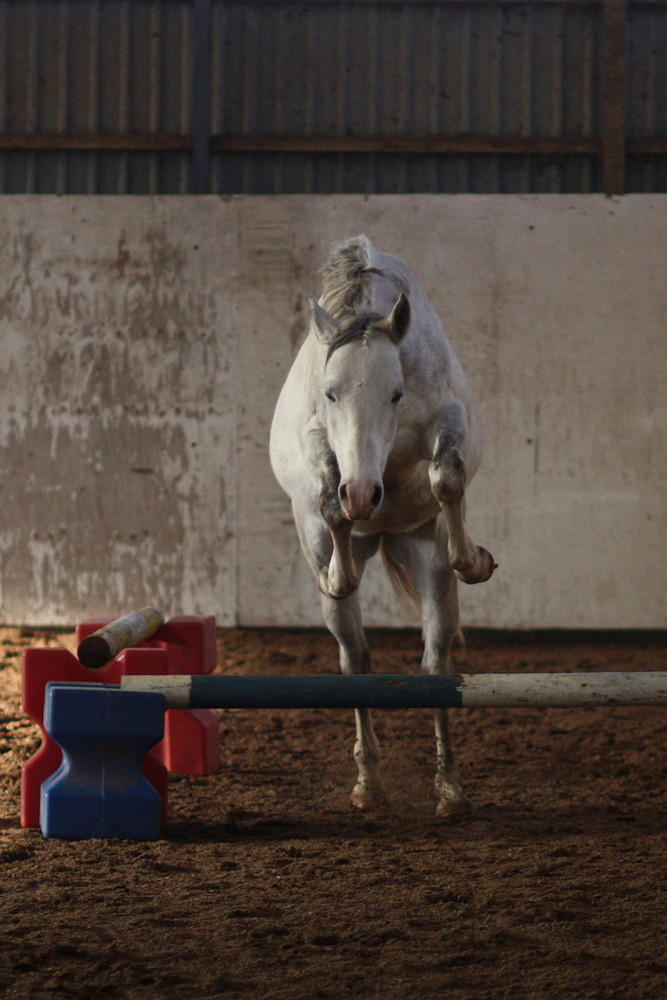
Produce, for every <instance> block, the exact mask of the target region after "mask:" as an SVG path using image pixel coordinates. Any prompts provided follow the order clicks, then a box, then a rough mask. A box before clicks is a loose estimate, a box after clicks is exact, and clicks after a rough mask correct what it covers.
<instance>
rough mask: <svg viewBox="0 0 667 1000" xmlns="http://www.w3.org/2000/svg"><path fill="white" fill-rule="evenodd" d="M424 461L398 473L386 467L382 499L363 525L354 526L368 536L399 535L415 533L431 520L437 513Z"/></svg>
mask: <svg viewBox="0 0 667 1000" xmlns="http://www.w3.org/2000/svg"><path fill="white" fill-rule="evenodd" d="M428 465H429V463H428V462H426V461H422V462H417V463H415V464H414V465H412V466H410V467H409V468H406V469H404V470H402V473H400V474H399V473H398V471H397V470H392V469H391V468H389V469H388V470H387V472H386V473H385V477H384V483H383V485H384V499H383V501H382V506H381V507H380V510H379V511H378V513H377V514H376V515H375V517H374V518H373V519H372V521H369V522H368V523H367V524H366V525H361V524H358V525H357V527H359V528H362V530H366V531H368V532H370V533H373V534H376V533H381V532H382V533H383V532H392V533H403V532H410V531H415V530H416V529H417V528H419V527H420V526H421V525H422V524H425V523H426V522H427V521H430V520H432V519H433V518H434V517H435V516H436V514H437V513H438V511H439V510H440V508H439V506H438V502H437V500H436V499H435V497H434V496H433V492H432V490H431V484H430V480H429V475H428Z"/></svg>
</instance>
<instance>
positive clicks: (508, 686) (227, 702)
mask: <svg viewBox="0 0 667 1000" xmlns="http://www.w3.org/2000/svg"><path fill="white" fill-rule="evenodd" d="M121 687H122V689H123V690H128V691H150V692H157V693H159V694H162V695H164V696H165V698H166V702H167V708H269V709H281V708H383V709H384V708H521V707H525V708H528V707H563V708H564V707H568V706H574V705H666V704H667V671H660V672H657V671H656V672H649V671H635V672H607V673H590V674H588V673H558V674H468V675H463V676H455V677H451V676H447V675H440V676H431V675H429V676H411V675H404V674H356V675H354V676H345V677H342V676H340V675H322V676H316V677H314V676H301V675H294V674H291V675H283V676H267V677H262V676H254V677H239V676H229V675H227V676H224V677H221V676H218V675H214V676H184V675H181V676H176V675H174V676H171V677H154V676H135V677H123V678H121Z"/></svg>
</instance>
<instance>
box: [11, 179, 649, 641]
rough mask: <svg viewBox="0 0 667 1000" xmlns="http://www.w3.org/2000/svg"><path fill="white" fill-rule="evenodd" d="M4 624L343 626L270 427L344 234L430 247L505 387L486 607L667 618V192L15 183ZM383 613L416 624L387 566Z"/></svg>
mask: <svg viewBox="0 0 667 1000" xmlns="http://www.w3.org/2000/svg"><path fill="white" fill-rule="evenodd" d="M0 220H1V223H2V232H3V234H4V238H3V240H2V242H1V245H0V371H1V375H2V378H1V383H0V450H1V456H0V458H1V461H0V620H2V621H4V622H23V623H41V624H45V623H54V624H55V623H69V622H74V621H76V620H78V619H80V618H82V617H84V616H86V615H89V614H94V613H95V614H96V613H110V614H113V613H116V612H118V611H122V610H127V609H132V608H134V607H137V606H140V605H142V604H144V603H147V602H148V601H156V602H157V603H158V604H160V605H161V606H162V607H163V608H164V610H165V611H166V612H167V613H168V614H174V613H179V612H180V613H198V612H201V613H215V614H216V615H217V617H218V620H219V623H220V624H222V625H232V624H236V623H241V624H245V625H250V624H278V625H307V624H318V623H319V621H320V618H319V605H318V598H317V594H316V590H315V587H314V584H313V582H312V580H311V578H310V576H309V572H308V570H307V569H306V566H305V563H304V561H303V559H302V557H301V555H300V551H299V549H298V545H297V542H296V538H295V535H294V531H293V527H292V524H291V519H290V511H289V505H288V502H287V499H286V498H285V497H284V496H283V495H282V493H281V491H280V490H279V488H278V487H277V485H276V484H275V482H274V480H273V477H272V474H271V470H270V467H269V462H268V454H267V440H268V432H269V424H270V420H271V414H272V409H273V405H274V403H275V399H276V397H277V394H278V391H279V389H280V385H281V382H282V379H283V377H284V375H285V373H286V371H287V368H288V366H289V364H290V360H291V357H292V354H293V351H294V349H295V346H296V344H297V343H298V341H299V338H300V337H301V336H302V334H303V331H304V327H305V323H306V317H307V305H306V303H307V295H308V294H309V293H310V292H311V291H314V290H317V288H318V287H319V286H318V280H317V275H316V272H317V268H318V267H319V266H320V265H321V263H322V262H323V260H324V258H325V256H326V252H327V248H328V246H329V244H330V243H331V242H332V241H333V240H335V239H338V238H341V237H343V236H345V235H349V234H351V233H357V232H360V231H364V232H366V233H368V234H369V235H370V236H371V238H373V239H374V240H375V242H376V243H377V244H378V245H379V246H380V247H382V248H383V249H386V250H389V251H392V252H394V253H398V254H399V255H401V256H403V257H404V258H405V259H407V260H408V261H409V262H410V263H411V264H412V266H413V269H414V270H415V271H416V273H417V274H418V276H419V277H420V279H421V281H422V283H423V284H424V286H425V288H426V290H427V292H428V293H429V295H430V296H431V297H432V299H433V301H434V303H435V305H436V308H437V309H438V311H439V313H440V315H441V317H442V319H443V321H444V323H445V326H446V328H447V330H448V332H449V335H450V339H451V340H452V342H453V343H454V345H455V347H456V349H457V352H458V354H459V356H460V358H461V360H462V362H463V363H464V366H465V368H466V370H467V372H468V374H469V377H470V380H471V382H472V384H473V386H474V388H475V390H476V392H477V395H478V398H479V400H480V404H481V409H482V414H483V418H484V423H485V428H486V440H487V445H486V458H485V462H484V465H483V468H482V470H481V472H480V473H479V475H478V477H477V478H476V479H475V481H474V482H473V484H472V486H471V488H470V491H469V524H470V525H471V532H472V535H473V537H474V538H475V539H476V540H477V541H478V542H479V543H481V544H483V545H485V546H486V547H488V548H489V549H490V550H491V551H492V552H493V553H494V555H495V557H496V559H497V561H498V562H499V563H500V568H499V569H498V571H497V573H496V575H495V576H494V578H493V579H492V580H491V581H490V582H489V583H487V584H484V585H481V586H479V587H473V588H469V587H465V586H462V587H461V604H462V616H463V619H464V621H465V622H467V623H468V624H478V625H489V626H495V627H664V626H665V625H667V615H666V613H665V593H666V590H667V588H666V583H667V580H666V575H667V571H666V566H667V558H666V556H667V551H666V545H665V537H666V535H667V524H666V518H665V478H666V473H665V468H666V466H667V462H666V461H665V459H666V457H667V449H666V443H667V442H666V438H667V406H666V384H667V352H666V347H665V316H666V315H667V308H666V307H667V283H666V282H665V262H666V261H665V248H666V246H667V198H665V197H662V196H647V195H642V196H631V197H625V198H623V199H620V200H616V201H613V200H607V199H604V198H602V197H597V196H573V197H569V196H544V197H542V196H530V197H514V196H454V197H450V196H415V197H412V196H401V197H369V198H365V197H359V196H350V197H308V196H295V197H275V198H273V197H266V198H262V197H255V198H252V197H247V198H234V199H218V198H187V197H183V198H181V197H171V198H132V197H128V198H122V197H112V198H104V197H99V198H98V197H87V198H51V197H29V196H28V197H16V198H15V197H4V198H3V199H2V200H0ZM364 587H365V590H366V597H365V606H366V618H367V620H368V622H369V623H373V624H377V625H392V624H396V623H400V622H402V621H404V620H405V619H403V618H402V617H401V616H400V614H397V611H396V604H395V601H394V598H393V595H392V594H391V592H390V589H389V587H388V585H387V584H386V582H385V581H384V578H383V575H382V571H381V570H380V569H378V570H377V571H376V570H375V569H374V570H372V571H370V572H369V574H368V577H367V579H365V580H364Z"/></svg>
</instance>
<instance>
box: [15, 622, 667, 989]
mask: <svg viewBox="0 0 667 1000" xmlns="http://www.w3.org/2000/svg"><path fill="white" fill-rule="evenodd" d="M371 642H372V648H373V651H374V654H375V663H376V669H377V670H378V671H382V672H390V673H391V672H401V671H416V670H417V669H418V664H419V659H420V655H421V647H420V641H419V637H418V635H417V634H416V633H413V632H407V631H405V632H398V633H388V632H376V633H371ZM56 644H58V638H57V636H56V635H55V633H54V632H44V631H39V630H35V629H9V628H4V629H0V679H1V683H0V913H1V915H2V920H1V922H0V939H1V947H0V996H2V997H5V998H7V1000H27V998H30V1000H32V998H35V1000H37V998H39V1000H50V998H59V1000H60V998H62V1000H65V998H66V1000H106V998H108V1000H134V998H139V997H141V998H149V997H150V998H156V1000H172V998H174V1000H177V998H178V1000H213V998H226V1000H234V998H237V997H238V998H239V1000H245V998H252V1000H279V998H280V1000H283V998H284V1000H343V998H345V997H348V996H349V997H355V998H362V1000H364V998H378V1000H380V998H381V1000H417V998H419V1000H431V998H443V1000H487V998H488V1000H504V998H507V1000H538V998H539V1000H547V998H548V1000H574V998H585V1000H598V998H599V1000H611V998H614V1000H616V998H618V1000H639V998H645V1000H662V998H665V997H667V946H666V944H665V925H666V918H667V905H666V904H667V892H666V881H667V874H666V873H667V839H666V820H667V794H666V785H667V782H666V778H667V763H666V760H665V736H666V734H667V711H665V709H661V708H649V709H639V708H611V709H609V708H606V709H605V708H579V709H547V710H538V709H535V710H533V709H515V710H502V709H485V710H477V711H472V710H459V711H458V712H453V713H452V728H453V737H454V743H455V749H456V752H457V759H458V763H459V768H460V771H461V774H462V777H463V780H464V784H465V788H466V791H467V792H468V794H469V795H470V796H471V797H472V798H473V800H474V802H475V805H476V809H475V811H474V813H473V814H472V815H471V816H469V817H465V818H463V819H459V820H456V821H449V822H443V821H439V820H436V818H435V816H434V800H433V796H432V790H431V784H432V772H433V763H434V747H433V735H432V724H431V720H430V718H429V714H428V713H427V712H419V711H409V712H394V713H389V712H385V713H380V712H378V713H376V717H375V721H376V727H377V731H378V735H379V737H380V739H381V742H382V745H383V750H384V754H385V757H384V765H385V774H386V783H387V791H388V793H389V797H390V799H391V811H390V812H389V813H387V814H383V815H374V816H367V815H362V814H360V813H358V812H356V811H354V810H353V809H352V807H350V806H349V805H348V796H349V792H350V790H351V787H352V784H353V777H354V766H353V763H352V757H351V753H352V741H353V734H354V724H353V717H352V714H351V713H349V712H335V711H326V710H317V711H293V712H282V713H277V712H271V711H260V712H254V713H253V712H241V711H235V712H227V713H220V716H221V733H222V735H221V739H222V756H223V767H222V769H221V771H220V772H219V773H218V774H216V775H214V776H212V777H210V778H184V777H176V776H172V778H171V783H170V811H171V819H170V823H169V825H168V827H167V828H166V829H165V830H164V833H163V836H162V838H161V839H160V840H159V841H157V842H144V843H134V842H122V841H92V840H88V841H81V842H66V841H56V840H46V839H44V838H43V837H42V835H41V833H40V831H39V830H24V829H22V828H21V827H20V825H19V821H18V812H19V788H20V767H21V764H22V763H23V762H24V761H25V760H26V759H27V758H28V757H29V756H30V755H31V754H32V752H33V751H34V750H35V749H36V747H37V746H38V744H39V735H38V730H37V728H36V727H35V726H34V725H33V724H32V723H31V722H30V721H29V720H28V719H27V717H26V716H24V715H23V713H22V711H21V707H20V701H21V694H20V663H21V651H22V650H23V649H24V648H26V647H27V646H43V645H56ZM666 665H667V657H666V656H665V645H664V643H663V642H661V641H659V638H656V637H646V638H644V639H640V640H639V639H638V640H637V641H634V642H631V641H628V640H627V638H626V639H625V640H624V641H616V642H611V641H609V642H608V641H604V642H601V641H583V640H581V641H580V640H578V639H577V638H576V637H570V638H569V640H568V641H567V642H564V641H556V640H554V639H553V638H551V639H547V638H539V637H537V638H536V637H534V636H533V637H521V638H517V637H515V636H509V637H508V636H493V635H484V634H480V633H473V634H472V636H470V637H469V640H468V647H467V649H466V650H465V651H460V650H459V651H458V652H457V654H456V667H457V669H459V670H470V671H484V672H486V671H508V670H509V671H540V670H591V671H596V670H609V669H611V670H616V669H627V670H654V669H656V670H657V669H663V670H664V669H666ZM218 669H219V670H220V671H222V672H230V673H234V672H236V673H300V672H303V673H314V672H325V671H328V672H335V671H336V654H335V649H334V645H333V641H332V640H331V639H330V638H329V637H328V636H327V635H326V634H325V633H324V632H319V631H308V632H288V631H269V630H247V631H245V630H244V631H241V630H239V631H220V632H219V668H218Z"/></svg>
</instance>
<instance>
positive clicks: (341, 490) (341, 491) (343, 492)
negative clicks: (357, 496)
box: [338, 483, 347, 500]
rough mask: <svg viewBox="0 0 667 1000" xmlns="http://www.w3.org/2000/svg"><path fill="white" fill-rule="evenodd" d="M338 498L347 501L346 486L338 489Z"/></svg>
mask: <svg viewBox="0 0 667 1000" xmlns="http://www.w3.org/2000/svg"><path fill="white" fill-rule="evenodd" d="M338 496H339V497H340V499H341V500H347V486H346V485H345V483H343V484H342V485H341V486H340V487H339V489H338Z"/></svg>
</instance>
